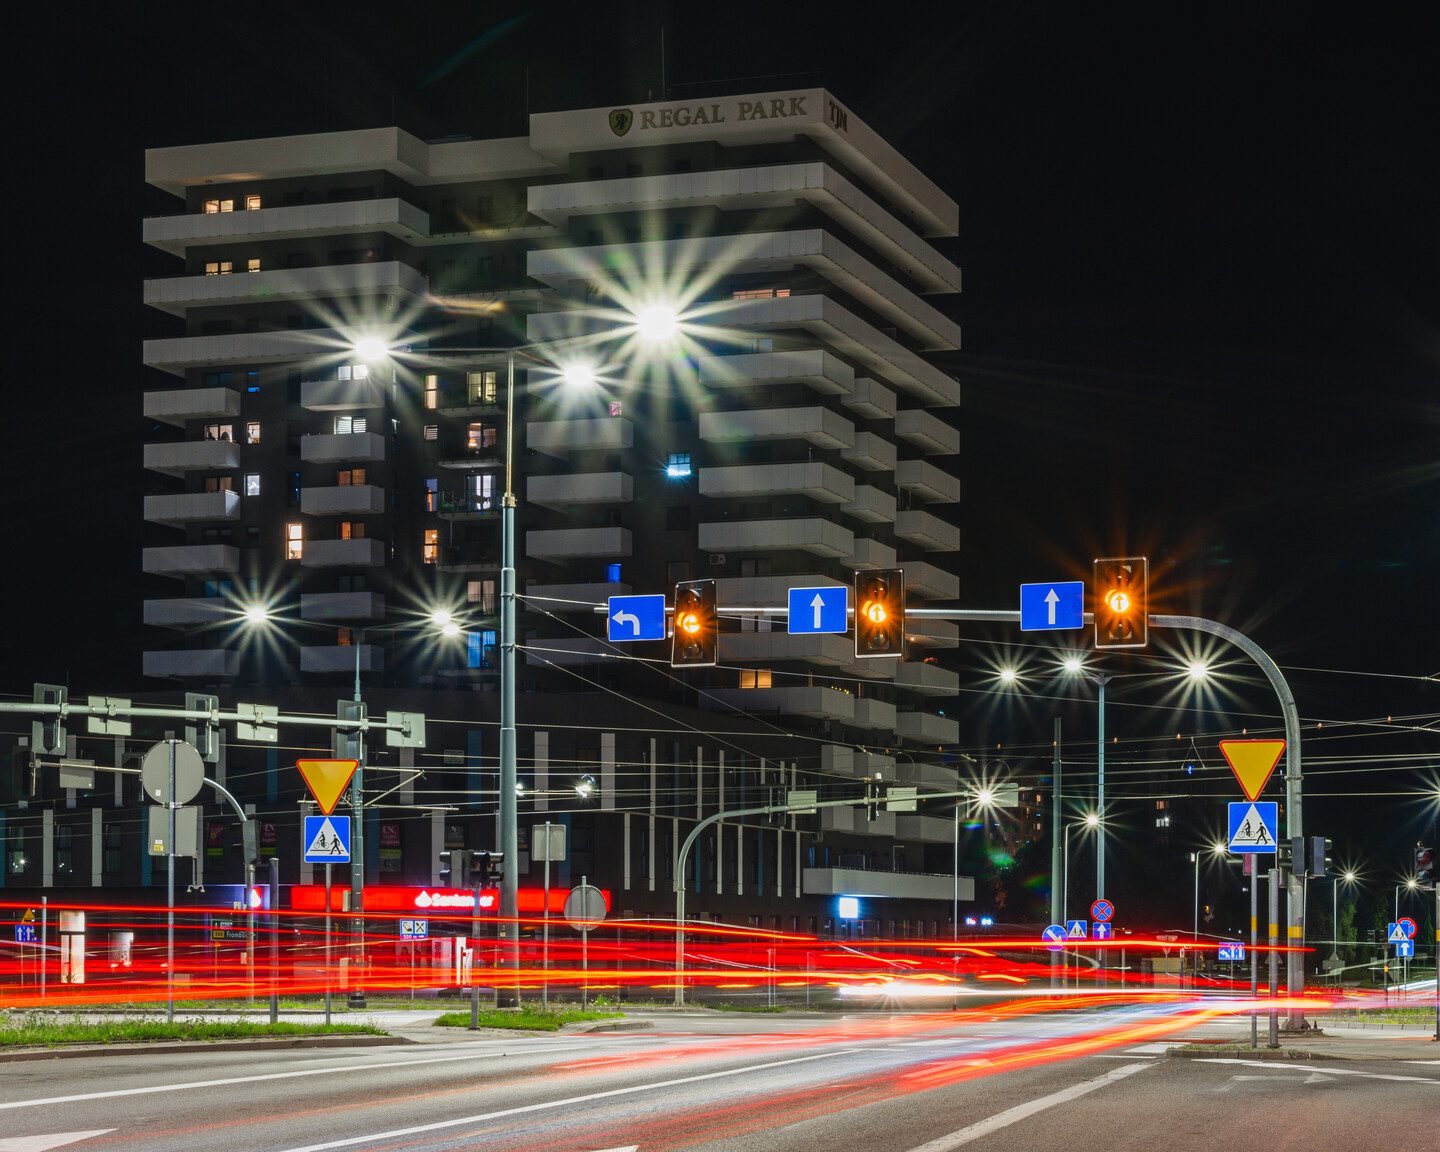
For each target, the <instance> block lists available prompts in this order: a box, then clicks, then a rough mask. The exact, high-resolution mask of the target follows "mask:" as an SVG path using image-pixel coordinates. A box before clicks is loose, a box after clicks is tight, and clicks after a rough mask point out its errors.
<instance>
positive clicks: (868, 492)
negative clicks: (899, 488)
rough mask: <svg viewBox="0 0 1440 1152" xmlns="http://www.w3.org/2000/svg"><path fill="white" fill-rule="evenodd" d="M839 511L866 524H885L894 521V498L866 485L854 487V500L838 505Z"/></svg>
mask: <svg viewBox="0 0 1440 1152" xmlns="http://www.w3.org/2000/svg"><path fill="white" fill-rule="evenodd" d="M840 511H842V512H844V513H845V514H846V515H847V516H853V517H854V518H855V519H856V520H863V521H864V522H865V523H867V524H887V523H891V522H893V521H894V519H895V497H894V496H891V495H890V493H888V492H882V491H880V489H879V488H872V487H870V485H868V484H856V485H855V499H853V500H851V501H850V503H848V504H842V505H840Z"/></svg>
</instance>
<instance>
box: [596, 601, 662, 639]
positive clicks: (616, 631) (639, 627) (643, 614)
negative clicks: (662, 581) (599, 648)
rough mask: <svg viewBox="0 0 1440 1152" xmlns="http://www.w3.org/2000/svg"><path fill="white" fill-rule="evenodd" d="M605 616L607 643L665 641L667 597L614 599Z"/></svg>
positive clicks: (610, 602)
mask: <svg viewBox="0 0 1440 1152" xmlns="http://www.w3.org/2000/svg"><path fill="white" fill-rule="evenodd" d="M606 615H607V617H608V620H607V624H608V625H609V627H608V628H607V630H606V631H607V635H606V639H607V640H610V641H615V640H663V639H665V597H664V596H660V595H654V596H611V597H610V600H609V606H608V608H607V609H606Z"/></svg>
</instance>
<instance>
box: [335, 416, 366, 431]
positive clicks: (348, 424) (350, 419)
mask: <svg viewBox="0 0 1440 1152" xmlns="http://www.w3.org/2000/svg"><path fill="white" fill-rule="evenodd" d="M365 427H366V425H365V417H364V416H336V417H335V434H336V435H337V436H349V435H351V434H352V433H355V432H364V431H365Z"/></svg>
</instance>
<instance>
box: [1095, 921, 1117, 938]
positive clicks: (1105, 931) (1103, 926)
mask: <svg viewBox="0 0 1440 1152" xmlns="http://www.w3.org/2000/svg"><path fill="white" fill-rule="evenodd" d="M1112 931H1113V929H1112V928H1111V926H1110V925H1109V923H1107V922H1105V921H1101V922H1100V923H1099V924H1096V925H1095V932H1094V937H1095V939H1096V940H1109V939H1110V938H1111V932H1112Z"/></svg>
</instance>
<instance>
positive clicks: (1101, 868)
mask: <svg viewBox="0 0 1440 1152" xmlns="http://www.w3.org/2000/svg"><path fill="white" fill-rule="evenodd" d="M1063 667H1064V669H1065V671H1066V672H1068V673H1069V674H1070V675H1072V676H1083V677H1085V679H1087V680H1089V681H1090V682H1091V683H1092V684H1094V685H1095V688H1096V708H1097V715H1098V717H1099V720H1098V732H1097V738H1096V741H1095V747H1096V760H1095V766H1096V777H1095V780H1096V785H1095V811H1096V820H1097V822H1098V821H1099V820H1100V819H1102V818H1103V817H1104V815H1105V685H1106V684H1108V683H1110V681H1111V680H1113V679H1114V677H1113V676H1107V675H1106V674H1105V673H1103V672H1091V671H1089V670H1087V669H1086V667H1085V665H1084V663H1083V661H1081V660H1080V658H1079V657H1078V656H1071V657H1070V658H1068V659H1067V660H1066V661H1065V662H1064V664H1063ZM1066 879H1067V881H1068V879H1069V877H1068V875H1067V877H1066ZM1095 899H1097V900H1103V899H1105V837H1104V836H1103V835H1102V836H1101V837H1100V839H1099V841H1098V842H1097V843H1096V845H1095Z"/></svg>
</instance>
